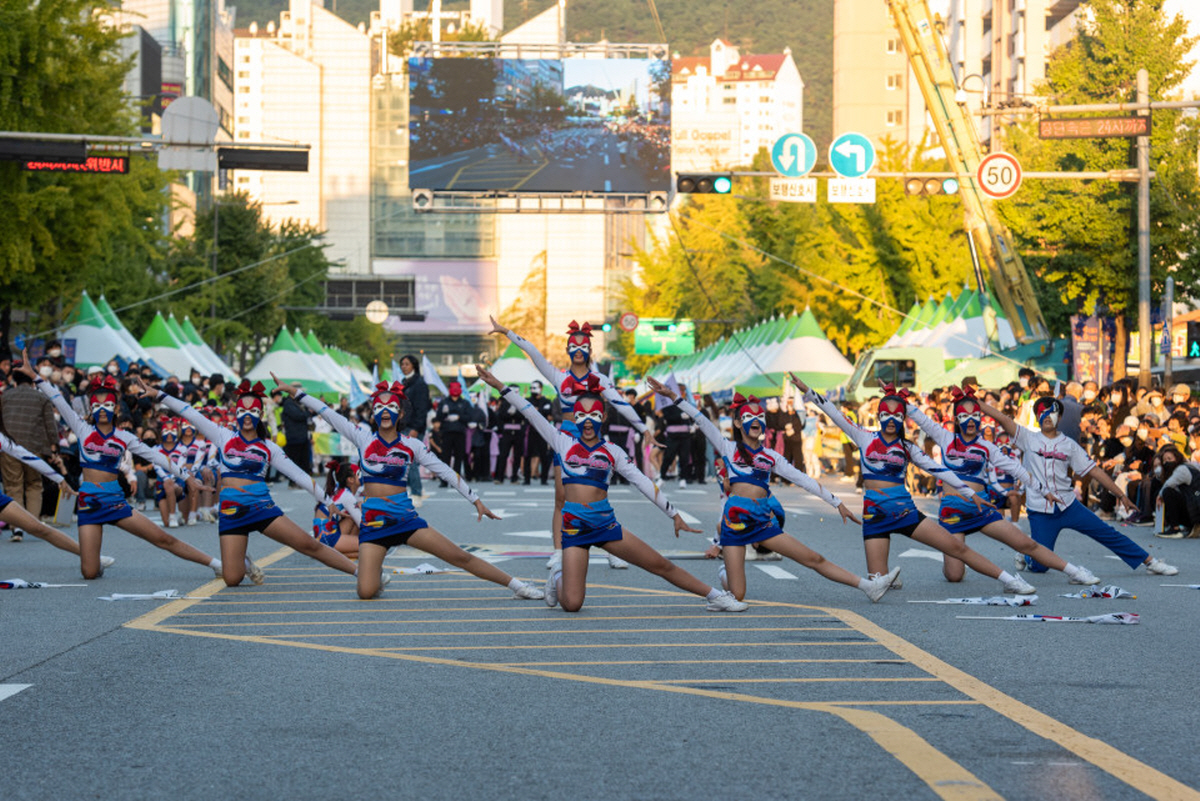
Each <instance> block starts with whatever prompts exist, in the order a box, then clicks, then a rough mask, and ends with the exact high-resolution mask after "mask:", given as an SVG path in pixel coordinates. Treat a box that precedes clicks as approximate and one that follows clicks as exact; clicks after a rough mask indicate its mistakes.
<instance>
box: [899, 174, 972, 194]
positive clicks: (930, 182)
mask: <svg viewBox="0 0 1200 801" xmlns="http://www.w3.org/2000/svg"><path fill="white" fill-rule="evenodd" d="M958 190H959V183H958V179H957V178H917V177H915V176H914V177H912V178H905V179H904V194H906V195H915V196H918V197H919V196H929V195H957V194H958Z"/></svg>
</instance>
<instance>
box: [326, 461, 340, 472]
mask: <svg viewBox="0 0 1200 801" xmlns="http://www.w3.org/2000/svg"><path fill="white" fill-rule="evenodd" d="M341 466H342V463H341V462H339V461H338V460H337V459H330V460H329V461H328V462H326V463H325V469H326V470H328V471H329V472H331V473H332V472H333V471H334V470H337V469H338V468H339V467H341Z"/></svg>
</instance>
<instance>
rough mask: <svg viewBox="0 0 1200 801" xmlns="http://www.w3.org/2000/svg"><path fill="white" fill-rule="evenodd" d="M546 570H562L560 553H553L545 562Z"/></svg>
mask: <svg viewBox="0 0 1200 801" xmlns="http://www.w3.org/2000/svg"><path fill="white" fill-rule="evenodd" d="M546 569H547V570H562V551H555V552H554V553H553V554H552V555H551V556H550V558H549V559H547V560H546Z"/></svg>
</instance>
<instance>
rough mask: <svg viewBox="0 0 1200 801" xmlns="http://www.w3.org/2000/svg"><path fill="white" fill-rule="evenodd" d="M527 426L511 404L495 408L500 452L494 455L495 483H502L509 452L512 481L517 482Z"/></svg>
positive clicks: (503, 404) (523, 453)
mask: <svg viewBox="0 0 1200 801" xmlns="http://www.w3.org/2000/svg"><path fill="white" fill-rule="evenodd" d="M514 389H515V387H514ZM527 426H528V423H526V422H525V418H524V417H522V416H521V413H520V412H518V411H517V410H516V409H515V408H513V406H512V405H511V404H508V403H502V404H500V408H499V409H497V410H496V428H497V431H498V433H499V434H500V453H499V454H498V455H497V456H496V472H495V474H494V475H493V476H492V478H493V480H494V481H495V482H496V483H497V484H503V483H504V470H505V466H506V464H507V462H508V455H509V453H510V452H511V453H512V483H514V484H516V483H517V473H518V472H519V471H520V466H521V457H523V456H524V455H525V428H526V427H527Z"/></svg>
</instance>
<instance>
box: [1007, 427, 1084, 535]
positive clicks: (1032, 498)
mask: <svg viewBox="0 0 1200 801" xmlns="http://www.w3.org/2000/svg"><path fill="white" fill-rule="evenodd" d="M1013 445H1015V446H1016V447H1017V448H1019V449H1020V450H1021V465H1022V466H1023V467H1024V468H1025V469H1026V470H1027V471H1029V474H1030V475H1031V476H1033V479H1034V482H1035V483H1033V484H1031V485H1029V486H1026V487H1025V507H1026V508H1027V509H1028V510H1029V511H1030V512H1041V513H1043V514H1051V513H1053V512H1055V511H1057V509H1058V507H1059V506H1062V508H1064V509H1066V508H1068V507H1069V506H1071V504H1073V503H1075V500H1076V499H1075V481H1074V479H1073V478H1071V473H1072V472H1073V473H1074V474H1075V475H1077V476H1082V475H1083V474H1085V473H1087V472H1089V471H1090V470H1091V469H1092V468H1093V467H1095V466H1096V463H1095V462H1094V461H1092V458H1091V457H1090V456H1088V454H1087V451H1085V450H1084V449H1083V446H1082V445H1080V444H1079V443H1078V442H1076V441H1075V440H1073V439H1071V438H1070V437H1068V436H1067V435H1066V434H1062V433H1058V434H1056V435H1055V436H1053V437H1047V436H1046V435H1045V434H1043V433H1042V432H1041V431H1032V430H1030V429H1028V428H1025V427H1024V426H1017V433H1016V434H1014V435H1013ZM1047 490H1049V491H1050V492H1051V493H1053V494H1054V495H1056V496H1057V497H1058V498H1060V499H1061V500H1062V503H1060V504H1056V503H1055V502H1054V501H1052V500H1050V499H1049V498H1047V497H1046V491H1047Z"/></svg>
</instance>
